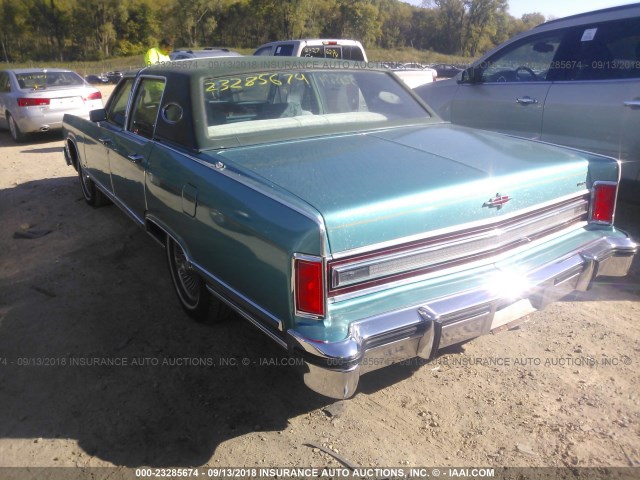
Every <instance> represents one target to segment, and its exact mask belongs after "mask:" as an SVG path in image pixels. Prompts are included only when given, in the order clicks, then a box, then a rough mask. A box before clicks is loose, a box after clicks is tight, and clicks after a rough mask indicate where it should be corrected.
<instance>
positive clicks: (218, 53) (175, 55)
mask: <svg viewBox="0 0 640 480" xmlns="http://www.w3.org/2000/svg"><path fill="white" fill-rule="evenodd" d="M240 56H241V55H240V54H239V53H238V52H234V51H233V50H229V49H228V48H213V47H205V48H203V49H202V50H192V49H189V48H186V49H176V50H174V51H173V52H171V53H170V54H169V58H170V59H171V60H184V59H187V58H205V57H240Z"/></svg>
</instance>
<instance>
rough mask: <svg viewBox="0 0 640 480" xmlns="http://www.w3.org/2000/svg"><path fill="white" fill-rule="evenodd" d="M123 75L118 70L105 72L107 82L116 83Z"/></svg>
mask: <svg viewBox="0 0 640 480" xmlns="http://www.w3.org/2000/svg"><path fill="white" fill-rule="evenodd" d="M123 75H124V74H123V73H122V72H119V71H115V72H107V73H105V76H106V77H107V80H109V83H118V82H119V81H120V80H122V76H123Z"/></svg>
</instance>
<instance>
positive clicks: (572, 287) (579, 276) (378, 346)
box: [288, 237, 637, 398]
mask: <svg viewBox="0 0 640 480" xmlns="http://www.w3.org/2000/svg"><path fill="white" fill-rule="evenodd" d="M636 250H637V245H636V244H635V243H634V242H633V241H631V239H629V238H623V237H603V238H601V239H599V240H598V241H596V242H593V243H591V244H589V245H587V246H585V247H584V248H582V249H580V251H575V252H571V253H570V254H568V255H566V256H564V257H563V258H561V259H558V260H556V261H554V262H552V263H548V264H546V265H544V266H542V267H540V268H537V269H535V270H533V271H530V272H527V273H526V274H525V275H524V278H525V280H526V285H527V287H526V288H525V289H524V290H522V291H520V292H519V293H518V294H517V295H516V296H511V295H510V296H508V297H505V296H504V295H501V294H496V293H494V292H492V291H491V289H481V290H470V291H464V292H460V293H459V294H455V295H452V296H448V297H445V298H438V299H434V300H430V301H428V302H427V303H426V304H424V305H419V306H412V307H410V308H406V309H403V310H399V311H395V312H390V313H385V314H382V315H379V316H376V317H372V318H367V319H364V320H360V321H358V322H354V323H353V324H351V326H350V330H349V335H348V337H347V338H346V339H345V340H343V341H340V342H333V343H320V342H317V341H313V340H311V339H307V338H305V337H303V336H302V335H300V334H299V333H298V332H296V331H295V330H290V331H289V335H288V343H289V348H290V350H291V351H292V353H293V354H294V355H300V356H302V357H303V358H304V359H305V365H306V367H307V371H306V372H305V373H304V381H305V383H306V384H307V386H308V387H309V388H311V389H312V390H314V391H316V392H318V393H321V394H323V395H326V396H328V397H332V398H349V397H351V396H352V395H353V394H354V393H355V391H356V388H357V386H358V381H359V379H360V375H363V374H364V373H367V372H370V371H373V370H377V369H379V368H382V367H384V366H387V365H391V364H393V363H397V362H401V361H404V360H408V359H410V358H414V357H420V358H423V359H429V358H432V357H433V356H435V354H436V352H437V351H438V350H439V349H441V348H444V347H447V346H449V345H453V344H456V343H460V342H464V341H466V340H469V339H471V338H475V337H477V336H480V335H483V334H485V333H489V332H490V331H491V330H493V329H495V328H498V327H500V326H502V325H505V324H507V323H509V322H512V321H514V320H517V319H518V318H521V317H523V316H525V315H527V314H528V313H531V312H533V311H535V310H538V309H541V308H544V307H545V306H546V305H547V304H549V303H551V302H553V301H556V300H558V299H560V298H562V297H564V296H566V295H567V294H569V293H571V292H573V291H584V290H587V289H588V288H589V286H590V284H591V282H592V281H593V280H594V279H595V278H597V277H599V276H624V275H626V274H627V273H628V271H629V268H630V266H631V262H632V260H633V256H634V255H635V253H636ZM496 271H497V270H496Z"/></svg>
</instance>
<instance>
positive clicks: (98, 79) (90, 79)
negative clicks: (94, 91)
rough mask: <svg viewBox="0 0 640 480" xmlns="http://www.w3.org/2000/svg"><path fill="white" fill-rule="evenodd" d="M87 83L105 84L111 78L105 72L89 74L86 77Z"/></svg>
mask: <svg viewBox="0 0 640 480" xmlns="http://www.w3.org/2000/svg"><path fill="white" fill-rule="evenodd" d="M84 79H85V80H86V81H87V83H91V84H93V85H103V84H105V83H109V79H108V78H107V76H106V75H105V74H103V73H101V74H100V75H95V74H89V75H86V76H85V77H84Z"/></svg>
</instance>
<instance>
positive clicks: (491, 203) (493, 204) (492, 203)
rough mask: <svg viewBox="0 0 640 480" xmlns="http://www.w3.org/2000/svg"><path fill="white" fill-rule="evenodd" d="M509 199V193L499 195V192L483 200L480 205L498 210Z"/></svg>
mask: <svg viewBox="0 0 640 480" xmlns="http://www.w3.org/2000/svg"><path fill="white" fill-rule="evenodd" d="M510 201H511V197H510V196H509V195H500V194H499V193H496V196H495V197H493V198H490V199H489V200H487V201H486V202H484V203H483V204H482V206H483V207H489V208H497V209H498V210H500V209H501V208H502V206H503V205H504V204H505V203H507V202H510Z"/></svg>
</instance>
